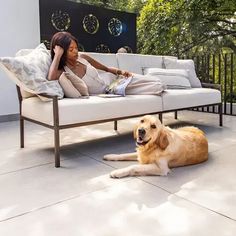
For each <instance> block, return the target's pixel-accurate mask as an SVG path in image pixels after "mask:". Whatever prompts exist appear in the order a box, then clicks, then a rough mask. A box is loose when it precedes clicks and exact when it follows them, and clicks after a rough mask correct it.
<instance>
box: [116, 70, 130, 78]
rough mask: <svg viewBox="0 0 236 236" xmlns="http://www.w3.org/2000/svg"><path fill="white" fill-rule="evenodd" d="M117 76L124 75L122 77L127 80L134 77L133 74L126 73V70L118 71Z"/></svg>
mask: <svg viewBox="0 0 236 236" xmlns="http://www.w3.org/2000/svg"><path fill="white" fill-rule="evenodd" d="M116 74H117V75H122V76H124V77H126V78H128V77H130V76H132V73H130V72H129V71H125V70H117V71H116Z"/></svg>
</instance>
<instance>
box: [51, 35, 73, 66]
mask: <svg viewBox="0 0 236 236" xmlns="http://www.w3.org/2000/svg"><path fill="white" fill-rule="evenodd" d="M72 40H73V41H75V43H76V44H77V46H78V41H77V39H76V38H75V37H74V36H73V35H72V34H71V33H69V32H58V33H56V34H54V35H53V36H52V39H51V45H50V50H51V58H52V60H53V58H54V56H55V53H54V50H53V49H54V48H55V46H56V45H58V46H60V47H62V48H63V49H64V53H63V54H62V56H61V60H60V62H59V66H58V69H59V70H61V69H63V67H64V66H65V64H66V53H67V50H68V48H69V46H70V43H71V41H72Z"/></svg>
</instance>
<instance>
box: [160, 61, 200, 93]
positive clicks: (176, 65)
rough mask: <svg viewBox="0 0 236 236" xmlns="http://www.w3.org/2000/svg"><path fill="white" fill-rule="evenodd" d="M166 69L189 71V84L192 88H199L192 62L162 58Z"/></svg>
mask: <svg viewBox="0 0 236 236" xmlns="http://www.w3.org/2000/svg"><path fill="white" fill-rule="evenodd" d="M164 65H165V68H166V69H185V70H189V82H190V84H191V86H192V87H193V88H201V87H202V85H201V82H200V80H199V79H198V77H197V75H196V72H195V66H194V62H193V60H177V59H174V58H166V57H164Z"/></svg>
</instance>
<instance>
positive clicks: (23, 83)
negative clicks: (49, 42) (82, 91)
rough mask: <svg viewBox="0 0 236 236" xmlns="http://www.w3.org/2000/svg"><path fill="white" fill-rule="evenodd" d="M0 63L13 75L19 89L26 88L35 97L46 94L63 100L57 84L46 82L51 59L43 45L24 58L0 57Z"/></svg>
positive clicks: (61, 91) (56, 82) (60, 89)
mask: <svg viewBox="0 0 236 236" xmlns="http://www.w3.org/2000/svg"><path fill="white" fill-rule="evenodd" d="M0 62H1V63H2V64H3V65H4V66H5V67H6V68H7V69H8V70H9V71H10V72H12V73H14V75H15V77H16V78H17V80H18V85H19V86H20V87H26V88H28V89H29V90H31V91H33V93H34V94H37V95H38V94H41V93H46V94H48V95H57V96H58V98H63V96H64V94H63V90H62V88H61V86H60V84H59V82H58V81H48V80H47V74H48V71H49V67H50V64H51V57H50V53H49V52H48V50H47V49H46V47H45V45H44V44H40V45H39V46H38V47H37V48H35V49H34V50H32V52H30V53H29V54H27V55H25V56H16V57H2V58H0ZM14 82H16V81H14ZM24 90H25V89H24Z"/></svg>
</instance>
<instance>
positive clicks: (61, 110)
mask: <svg viewBox="0 0 236 236" xmlns="http://www.w3.org/2000/svg"><path fill="white" fill-rule="evenodd" d="M28 51H29V50H23V52H22V50H21V55H24V54H27V53H28ZM88 54H89V55H90V56H92V57H93V58H94V59H96V60H98V61H100V62H101V63H103V64H105V65H107V66H113V67H117V68H120V69H123V70H128V71H130V72H134V73H137V74H143V73H144V71H145V70H146V69H149V68H166V67H168V66H169V67H173V65H168V63H169V62H171V63H172V64H173V63H175V64H174V68H175V69H176V68H177V69H178V66H176V65H177V64H178V63H179V62H180V67H181V66H182V68H183V67H184V68H185V66H186V65H185V64H183V63H185V62H187V61H183V60H178V59H177V58H175V57H169V56H154V55H140V54H125V53H123V54H122V53H120V54H119V53H118V54H102V53H88ZM171 63H170V64H171ZM176 63H177V64H176ZM188 63H190V64H188ZM188 63H187V64H188V65H187V66H189V65H190V67H192V68H190V70H194V64H193V62H192V61H189V60H188ZM182 64H183V65H182ZM0 68H2V70H3V71H5V72H6V75H8V76H9V78H11V79H12V80H13V81H14V82H15V83H16V84H17V91H18V97H19V104H20V145H21V147H22V148H23V147H24V121H25V120H27V121H31V122H34V123H37V124H39V125H42V126H45V127H47V128H50V129H52V130H54V142H55V144H54V145H55V146H54V148H55V167H60V130H62V129H66V128H72V127H78V126H84V125H90V124H96V123H101V122H109V121H114V129H115V130H117V121H118V120H121V119H127V118H131V117H137V116H142V115H145V114H159V118H160V120H162V114H163V113H166V112H175V118H177V111H180V110H184V109H190V108H197V107H209V106H217V111H218V114H219V125H220V126H222V103H221V91H220V89H219V88H220V86H219V85H213V84H202V85H201V84H200V83H199V81H198V79H197V77H195V75H194V73H195V71H189V70H188V72H189V73H190V74H191V73H193V74H192V75H191V76H192V77H193V78H191V81H190V84H191V88H175V87H174V88H173V87H172V88H170V89H167V90H166V91H164V92H163V93H162V94H161V95H127V96H125V97H115V98H102V97H99V96H90V97H89V99H73V98H63V99H58V97H57V96H56V95H54V96H51V95H48V94H40V97H38V96H32V94H29V93H28V92H26V91H24V88H22V86H21V84H20V83H18V79H17V78H16V75H15V74H14V73H13V72H12V71H10V70H9V68H7V67H6V66H4V65H3V64H2V63H1V61H0ZM188 69H189V68H188ZM173 71H174V70H173ZM154 72H155V69H154ZM100 73H101V76H108V75H107V74H106V73H104V72H100ZM157 73H159V72H158V71H157ZM177 79H178V78H177ZM195 79H196V81H195ZM177 87H178V86H177ZM42 98H48V99H47V101H43V100H42Z"/></svg>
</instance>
